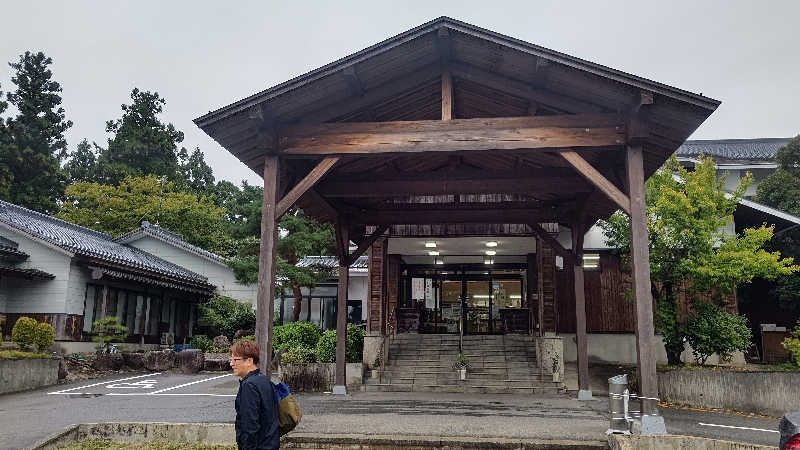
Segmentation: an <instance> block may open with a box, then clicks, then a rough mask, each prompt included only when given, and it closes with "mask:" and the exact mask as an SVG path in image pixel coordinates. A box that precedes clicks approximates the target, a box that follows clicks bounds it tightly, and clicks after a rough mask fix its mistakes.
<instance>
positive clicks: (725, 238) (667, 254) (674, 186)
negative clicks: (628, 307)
mask: <svg viewBox="0 0 800 450" xmlns="http://www.w3.org/2000/svg"><path fill="white" fill-rule="evenodd" d="M750 182H751V178H750V177H746V178H744V179H743V180H742V181H741V182H740V183H739V185H738V186H737V187H736V189H735V190H734V192H732V193H730V194H729V193H726V192H725V190H724V179H717V177H716V172H715V167H714V163H713V161H712V160H711V158H702V157H701V159H700V162H699V163H697V164H696V165H695V170H694V171H691V172H690V171H687V170H686V169H685V168H683V167H682V166H681V165H680V164H679V163H678V161H677V159H676V158H675V157H674V156H673V157H672V158H670V159H669V160H668V161H667V162H666V163H665V165H664V166H663V167H662V168H661V169H659V170H658V171H657V172H656V173H655V174H653V175H652V176H651V177H650V179H649V180H648V181H647V196H646V207H647V217H648V233H649V238H650V245H649V247H650V248H649V250H650V275H651V282H652V283H651V284H652V290H653V297H654V299H655V300H657V302H658V304H657V307H656V308H655V326H656V332H657V333H659V334H660V335H662V336H663V338H664V346H665V349H666V352H667V358H668V360H669V363H670V364H680V354H681V352H682V351H683V348H684V343H685V342H686V326H685V320H682V319H681V318H679V317H678V315H677V305H676V301H677V291H678V289H679V287H680V286H681V285H682V284H683V283H684V282H688V284H689V286H690V287H691V291H690V292H689V293H688V295H690V296H691V295H693V294H694V295H696V297H697V298H699V297H700V295H699V294H713V295H714V298H715V300H716V301H720V300H721V298H722V296H723V295H725V294H728V293H730V292H733V291H734V290H735V289H736V287H737V286H739V285H740V284H743V283H749V282H750V281H752V279H753V278H754V277H757V276H758V277H763V278H766V279H775V278H777V277H779V276H783V275H788V274H791V273H793V272H796V271H798V270H800V267H798V266H795V265H793V260H792V258H781V256H780V253H777V252H772V253H771V252H768V251H766V250H764V249H763V246H764V244H766V243H767V242H768V241H769V240H770V238H771V237H772V231H773V230H772V228H770V227H761V228H758V229H754V230H746V231H745V232H744V233H743V234H742V235H740V236H729V235H726V234H725V233H724V232H723V228H724V227H725V226H726V225H728V224H729V223H731V221H732V215H733V212H734V210H735V209H736V206H737V204H738V201H739V199H741V197H742V195H743V194H744V192H745V190H746V189H747V187H748V185H749V184H750ZM600 226H601V228H602V229H603V231H604V233H605V234H606V237H607V238H608V243H609V244H610V245H612V246H615V247H618V248H620V250H621V252H622V253H623V254H629V252H630V237H629V230H630V227H629V218H628V216H626V215H624V214H622V213H619V212H617V213H615V214H614V215H612V216H611V217H610V218H609V219H608V220H607V221H602V222H601V223H600Z"/></svg>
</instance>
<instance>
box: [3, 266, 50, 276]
mask: <svg viewBox="0 0 800 450" xmlns="http://www.w3.org/2000/svg"><path fill="white" fill-rule="evenodd" d="M0 273H2V274H3V275H8V276H12V277H19V278H26V279H29V280H31V279H34V278H41V279H45V280H52V279H53V278H55V277H56V276H55V275H53V274H52V273H47V272H45V271H43V270H39V269H23V268H21V267H13V266H8V265H5V264H0Z"/></svg>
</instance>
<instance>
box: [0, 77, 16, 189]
mask: <svg viewBox="0 0 800 450" xmlns="http://www.w3.org/2000/svg"><path fill="white" fill-rule="evenodd" d="M0 88H2V86H0ZM3 98H5V97H4V96H3V91H2V89H0V198H2V199H8V198H10V197H11V196H10V192H11V185H12V184H13V183H14V174H13V173H11V168H10V167H9V161H7V158H8V157H9V156H10V155H12V154H13V153H15V149H12V147H11V146H12V143H11V134H10V133H9V131H8V127H7V126H6V122H5V120H4V119H3V117H2V114H3V113H5V112H6V109H7V108H8V102H6V101H4V100H3Z"/></svg>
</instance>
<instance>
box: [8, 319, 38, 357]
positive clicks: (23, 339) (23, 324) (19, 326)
mask: <svg viewBox="0 0 800 450" xmlns="http://www.w3.org/2000/svg"><path fill="white" fill-rule="evenodd" d="M36 327H37V322H36V320H34V319H31V318H30V317H20V318H19V319H17V322H16V323H14V328H12V329H11V340H12V341H14V342H15V343H16V344H17V347H19V349H20V350H22V351H27V350H28V349H29V348H31V347H33V346H34V344H35V343H36Z"/></svg>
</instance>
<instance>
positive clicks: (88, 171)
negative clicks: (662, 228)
mask: <svg viewBox="0 0 800 450" xmlns="http://www.w3.org/2000/svg"><path fill="white" fill-rule="evenodd" d="M64 171H65V172H66V174H67V180H68V182H69V184H73V183H77V182H78V181H90V182H91V181H96V180H97V156H96V155H95V152H94V149H92V146H91V145H90V144H89V141H87V140H86V139H84V140H82V141H81V143H80V144H78V148H77V149H76V150H75V151H74V152H72V154H70V158H69V161H67V163H66V164H65V165H64Z"/></svg>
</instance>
